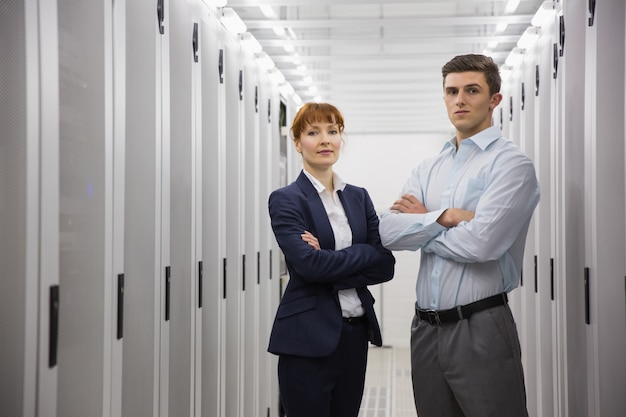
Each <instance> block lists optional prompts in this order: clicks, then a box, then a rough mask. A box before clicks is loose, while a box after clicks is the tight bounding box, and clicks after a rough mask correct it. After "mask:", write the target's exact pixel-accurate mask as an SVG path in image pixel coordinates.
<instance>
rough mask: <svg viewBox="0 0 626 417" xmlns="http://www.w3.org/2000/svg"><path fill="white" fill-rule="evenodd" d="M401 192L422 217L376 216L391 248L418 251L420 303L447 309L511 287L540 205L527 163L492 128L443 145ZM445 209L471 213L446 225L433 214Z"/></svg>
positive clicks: (517, 149)
mask: <svg viewBox="0 0 626 417" xmlns="http://www.w3.org/2000/svg"><path fill="white" fill-rule="evenodd" d="M403 194H412V195H414V196H415V197H417V199H418V200H420V201H421V202H422V203H423V204H424V205H425V206H426V209H427V211H428V212H427V213H425V214H413V213H398V212H392V211H387V212H385V213H383V215H382V218H381V221H380V236H381V239H382V243H383V245H384V246H385V247H387V248H388V249H390V250H418V249H421V250H422V252H421V259H420V269H419V273H418V278H417V288H416V290H417V304H418V305H419V306H420V307H421V308H426V309H434V310H440V309H447V308H452V307H455V306H457V305H463V304H468V303H471V302H473V301H477V300H480V299H483V298H485V297H489V296H491V295H494V294H498V293H501V292H509V291H511V290H512V289H514V288H516V287H517V286H518V283H519V277H520V273H521V268H522V260H523V256H524V246H525V242H526V234H527V232H528V227H529V224H530V220H531V217H532V214H533V211H534V209H535V207H536V206H537V204H538V202H539V194H540V193H539V183H538V181H537V177H536V174H535V168H534V166H533V164H532V162H531V160H530V159H529V158H528V157H527V156H526V155H525V154H524V153H523V152H522V151H521V150H520V149H519V148H518V147H517V146H516V145H515V144H514V143H513V142H511V141H510V140H508V139H505V138H503V137H502V133H501V132H500V129H499V128H497V127H495V126H492V127H490V128H487V129H485V130H483V131H481V132H479V133H478V134H476V135H474V136H472V137H470V138H467V139H465V140H463V141H461V145H460V146H459V148H458V150H457V149H456V138H453V139H451V140H450V141H449V142H446V144H445V145H444V147H443V149H442V150H441V152H440V153H439V155H437V156H436V157H434V158H431V159H428V160H425V161H424V162H423V163H421V164H420V165H419V166H418V167H417V168H415V169H414V170H413V172H412V174H411V177H410V178H409V180H408V181H407V182H406V184H405V185H404V188H403V189H402V192H401V193H400V195H403ZM447 208H460V209H464V210H470V211H473V212H474V218H473V219H472V220H471V221H469V222H462V223H460V224H459V225H457V226H456V227H452V228H449V229H448V228H446V227H444V226H442V225H440V224H439V223H437V219H438V218H439V216H440V215H441V214H442V213H443V212H444V210H445V209H447Z"/></svg>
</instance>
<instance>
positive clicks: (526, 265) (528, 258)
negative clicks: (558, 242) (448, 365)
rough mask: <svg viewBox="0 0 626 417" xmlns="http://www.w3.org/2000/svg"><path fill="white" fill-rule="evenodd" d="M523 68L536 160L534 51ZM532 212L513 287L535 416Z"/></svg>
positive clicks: (526, 128)
mask: <svg viewBox="0 0 626 417" xmlns="http://www.w3.org/2000/svg"><path fill="white" fill-rule="evenodd" d="M524 64H525V65H524V71H523V74H522V78H521V82H523V83H524V96H525V98H524V108H523V110H521V113H520V148H521V149H522V151H524V153H526V155H528V156H529V157H530V159H531V160H533V161H536V159H537V155H536V154H535V130H534V125H535V105H536V101H537V96H536V95H535V93H536V82H535V68H536V67H535V65H536V60H535V56H534V53H532V52H531V53H530V59H529V60H527V61H525V63H524ZM536 218H537V216H536V215H533V217H532V219H531V223H530V226H529V228H528V235H527V236H526V247H525V250H524V262H523V266H522V276H521V278H520V287H519V289H518V290H517V291H518V294H519V295H518V296H519V300H520V301H519V302H520V307H521V308H520V316H519V322H518V328H519V330H520V344H521V347H522V363H523V366H524V377H525V381H526V403H527V408H528V413H529V414H530V415H537V412H536V410H537V390H536V388H535V387H536V386H537V367H536V363H537V350H536V344H537V339H536V334H537V332H536V328H535V320H536V310H537V308H536V293H535V283H534V281H535V280H534V275H535V267H534V265H535V262H534V261H535V254H536V253H537V250H536V246H535V243H536V238H535V235H536V229H537V226H536Z"/></svg>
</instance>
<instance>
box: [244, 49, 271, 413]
mask: <svg viewBox="0 0 626 417" xmlns="http://www.w3.org/2000/svg"><path fill="white" fill-rule="evenodd" d="M241 59H242V62H243V63H244V66H243V68H244V72H243V79H244V83H243V106H244V115H245V116H244V119H243V144H244V148H245V160H244V165H243V167H244V169H243V171H244V179H243V187H244V193H243V198H244V204H243V207H244V210H243V211H244V213H243V216H244V228H243V233H244V237H243V239H244V242H243V244H244V253H245V254H246V262H245V265H244V268H245V271H244V273H245V279H246V282H245V291H244V293H243V295H244V296H243V306H244V307H243V309H244V315H243V320H244V321H243V323H244V325H243V331H244V337H245V344H244V361H243V363H244V367H243V373H242V375H243V381H244V408H243V415H246V416H252V415H263V414H261V410H260V409H259V349H258V346H259V325H260V322H259V320H260V317H259V284H260V275H259V273H260V270H259V265H258V264H259V261H260V248H259V212H260V210H261V205H260V202H259V184H260V179H259V175H260V170H259V163H260V161H259V146H260V144H259V138H260V134H259V83H258V74H257V71H258V67H257V66H256V64H255V62H254V61H253V60H252V59H251V57H250V56H249V54H247V53H246V51H245V49H244V50H242V57H241ZM263 411H264V412H266V411H267V410H263Z"/></svg>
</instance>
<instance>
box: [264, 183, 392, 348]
mask: <svg viewBox="0 0 626 417" xmlns="http://www.w3.org/2000/svg"><path fill="white" fill-rule="evenodd" d="M338 194H339V198H340V200H341V203H342V205H343V208H344V211H345V212H346V216H347V218H348V223H349V224H350V229H351V230H352V246H349V247H347V248H345V249H341V250H335V238H334V234H333V231H332V227H331V225H330V221H329V220H328V216H327V214H326V210H325V208H324V204H323V203H322V200H321V199H320V196H319V194H318V192H317V190H316V189H315V187H314V186H313V184H311V181H309V179H308V178H307V177H306V175H305V174H304V173H303V172H301V173H300V175H299V177H298V178H297V179H296V181H295V182H293V183H292V184H290V185H288V186H286V187H283V188H281V189H278V190H276V191H274V192H272V194H271V195H270V197H269V213H270V217H271V224H272V229H273V231H274V235H275V237H276V240H277V241H278V245H279V246H280V248H281V250H282V251H283V253H284V255H285V261H286V264H287V270H288V272H289V282H288V284H287V287H286V288H285V292H284V294H283V298H282V300H281V302H280V305H279V306H278V311H277V312H276V318H275V320H274V325H273V327H272V333H271V335H270V341H269V347H268V351H269V352H271V353H274V354H287V355H298V356H307V357H322V356H327V355H329V354H330V353H332V352H333V351H334V350H335V348H336V346H337V344H338V343H339V338H340V336H341V330H342V326H343V319H342V315H341V306H340V304H339V297H338V294H337V291H338V290H341V289H348V288H356V291H357V294H358V295H359V298H360V299H361V303H362V305H363V309H364V310H365V315H366V317H367V319H368V320H367V321H368V326H369V329H368V333H369V340H370V341H371V342H372V343H373V344H374V345H376V346H381V345H382V338H381V334H380V327H379V324H378V320H377V319H376V315H375V313H374V298H373V296H372V294H371V293H370V291H369V290H368V289H367V286H368V285H373V284H379V283H382V282H385V281H389V280H390V279H391V278H392V277H393V273H394V265H395V258H394V257H393V255H392V253H391V252H390V251H389V250H387V249H385V248H384V247H383V246H382V244H381V242H380V236H379V234H378V215H377V214H376V211H375V210H374V205H373V203H372V201H371V199H370V197H369V194H368V193H367V191H366V190H365V189H364V188H359V187H355V186H352V185H346V187H345V188H344V190H343V191H340V192H339V193H338ZM305 230H308V231H309V232H311V233H312V234H313V235H314V236H315V237H317V239H318V241H319V244H320V248H321V250H316V249H314V248H313V247H312V246H311V245H309V244H308V243H306V242H305V241H304V240H302V237H301V235H302V233H303V232H304V231H305Z"/></svg>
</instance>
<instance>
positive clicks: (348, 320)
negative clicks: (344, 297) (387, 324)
mask: <svg viewBox="0 0 626 417" xmlns="http://www.w3.org/2000/svg"><path fill="white" fill-rule="evenodd" d="M365 320H366V319H365V315H362V316H359V317H344V318H343V322H344V323H347V324H351V325H353V326H356V325H357V324H361V323H365Z"/></svg>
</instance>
